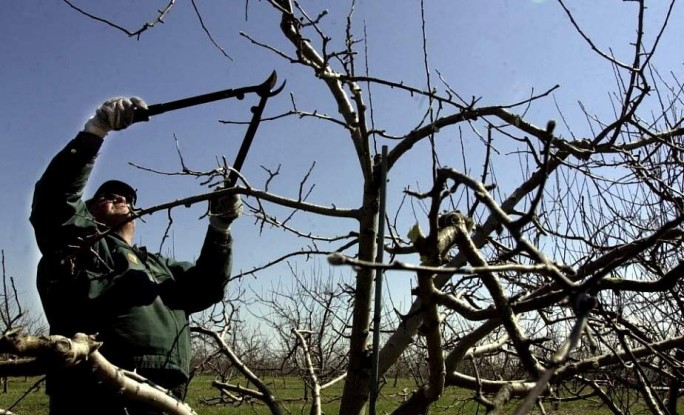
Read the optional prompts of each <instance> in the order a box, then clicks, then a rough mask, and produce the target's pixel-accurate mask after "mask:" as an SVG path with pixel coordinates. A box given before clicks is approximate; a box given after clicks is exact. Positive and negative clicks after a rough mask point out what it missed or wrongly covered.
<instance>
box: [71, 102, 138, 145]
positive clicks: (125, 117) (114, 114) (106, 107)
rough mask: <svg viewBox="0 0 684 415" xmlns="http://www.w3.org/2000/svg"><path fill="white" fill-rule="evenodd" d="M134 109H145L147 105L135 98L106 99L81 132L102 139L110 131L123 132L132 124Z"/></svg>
mask: <svg viewBox="0 0 684 415" xmlns="http://www.w3.org/2000/svg"><path fill="white" fill-rule="evenodd" d="M136 108H142V109H147V104H145V102H144V101H143V100H142V99H140V98H137V97H133V98H121V97H117V98H111V99H108V100H107V101H105V102H104V103H103V104H102V105H100V107H99V108H98V109H97V110H96V111H95V115H93V116H92V117H91V118H90V119H89V120H88V121H87V122H86V124H85V127H84V128H83V131H86V132H89V133H91V134H95V135H96V136H98V137H100V138H104V137H105V136H106V135H107V133H108V132H110V131H112V130H123V129H124V128H126V127H128V126H129V125H131V124H132V123H133V115H134V112H135V109H136Z"/></svg>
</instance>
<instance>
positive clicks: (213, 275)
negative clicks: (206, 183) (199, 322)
mask: <svg viewBox="0 0 684 415" xmlns="http://www.w3.org/2000/svg"><path fill="white" fill-rule="evenodd" d="M232 246H233V239H232V236H231V235H230V234H228V235H224V234H222V233H219V232H216V231H214V230H212V229H211V228H209V229H208V230H207V234H206V236H205V239H204V244H203V245H202V250H201V252H200V256H199V258H198V259H197V262H195V263H194V264H192V263H190V262H177V261H174V260H171V259H166V265H167V266H168V267H169V269H170V270H171V272H172V274H173V285H172V286H168V287H165V291H166V292H165V295H166V296H167V297H166V298H167V299H169V300H171V301H173V303H175V305H176V307H177V308H182V309H184V310H186V311H187V312H188V313H194V312H198V311H202V310H204V309H207V308H209V307H211V306H212V305H214V304H216V303H219V302H220V301H221V300H223V297H224V294H225V290H226V286H227V285H228V281H229V279H230V272H231V266H232V258H233V250H232Z"/></svg>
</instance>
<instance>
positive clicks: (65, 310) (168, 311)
mask: <svg viewBox="0 0 684 415" xmlns="http://www.w3.org/2000/svg"><path fill="white" fill-rule="evenodd" d="M101 145H102V139H100V138H99V137H97V136H94V135H92V134H88V133H80V134H79V135H78V136H77V137H76V138H75V139H74V140H72V141H71V142H69V143H68V144H67V146H66V147H65V148H64V149H63V150H62V151H60V152H59V153H58V154H57V155H56V156H55V158H54V159H53V160H52V161H51V162H50V164H49V165H48V167H47V169H46V171H45V173H44V174H43V176H42V177H41V178H40V180H39V181H38V182H37V184H36V187H35V192H34V198H33V206H32V212H31V218H30V219H31V223H32V224H33V227H34V230H35V235H36V241H37V243H38V246H39V248H40V251H41V253H42V255H43V256H42V258H41V259H40V262H39V264H38V272H37V286H38V291H39V294H40V298H41V301H42V303H43V308H44V311H45V314H46V316H47V319H48V322H49V324H50V332H51V333H52V334H61V335H65V336H73V335H74V334H75V333H77V332H82V333H86V334H97V338H98V340H101V341H102V342H103V346H102V348H101V352H102V354H103V355H104V356H105V357H106V358H108V359H109V360H110V361H112V363H114V364H116V365H118V366H121V367H123V368H126V369H131V370H132V369H163V370H169V371H172V372H174V373H180V374H182V375H183V376H184V377H186V378H187V376H188V371H189V360H190V331H189V328H188V316H189V314H190V313H193V312H197V311H201V310H204V309H206V308H208V307H210V306H211V305H213V304H215V303H217V302H220V301H221V300H222V299H223V295H224V290H225V287H226V284H227V282H228V278H229V275H230V266H231V255H232V254H231V253H232V251H231V246H232V239H231V237H230V235H224V234H221V233H218V232H215V231H213V230H211V229H208V231H207V235H206V237H205V241H204V244H203V246H202V249H201V252H200V255H199V257H198V259H197V261H196V262H195V263H190V262H180V261H175V260H173V259H170V258H166V257H164V256H161V255H157V254H154V253H150V252H147V250H146V249H145V248H143V247H134V246H133V247H132V246H130V245H128V244H127V243H126V242H125V241H124V240H122V239H121V238H120V237H119V236H118V235H116V234H114V233H110V234H107V235H106V236H104V237H97V236H96V234H97V232H98V231H100V232H101V231H103V229H98V226H97V224H96V223H95V221H94V219H93V217H92V215H91V214H90V212H89V211H88V210H87V208H86V205H85V202H84V201H83V200H82V195H83V189H84V187H85V185H86V183H87V180H88V177H89V175H90V172H91V171H92V168H93V164H94V161H95V158H96V155H97V152H98V150H99V149H100V146H101ZM53 375H54V374H53ZM63 375H64V376H68V374H67V373H64V374H63ZM151 380H153V381H154V380H155V379H151ZM51 383H52V384H53V385H51V386H50V387H51V388H52V389H53V390H55V388H59V387H58V386H55V385H54V384H55V383H57V382H54V381H53V382H51Z"/></svg>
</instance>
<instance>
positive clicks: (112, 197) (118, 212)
mask: <svg viewBox="0 0 684 415" xmlns="http://www.w3.org/2000/svg"><path fill="white" fill-rule="evenodd" d="M132 208H133V206H132V205H131V202H130V200H128V199H127V198H126V197H125V196H122V195H119V194H116V193H105V194H103V195H101V196H99V197H98V198H97V199H96V200H95V203H94V204H93V207H92V209H91V210H92V213H93V216H94V217H95V220H97V221H98V222H100V223H104V224H105V225H108V226H116V225H119V224H121V222H122V221H123V220H125V219H126V218H127V217H129V216H130V215H131V214H132Z"/></svg>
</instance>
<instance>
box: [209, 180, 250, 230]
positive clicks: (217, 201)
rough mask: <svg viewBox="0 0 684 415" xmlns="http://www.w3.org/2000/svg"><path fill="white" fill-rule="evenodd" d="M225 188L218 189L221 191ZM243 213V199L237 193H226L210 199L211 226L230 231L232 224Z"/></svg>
mask: <svg viewBox="0 0 684 415" xmlns="http://www.w3.org/2000/svg"><path fill="white" fill-rule="evenodd" d="M220 190H223V189H220V188H219V189H217V191H220ZM241 214H242V200H241V199H240V195H239V194H237V193H232V194H224V195H221V196H216V197H214V198H213V199H209V226H211V227H212V228H214V229H215V230H217V231H219V232H222V233H228V230H229V229H230V224H231V223H233V221H234V220H235V219H237V218H238V217H239V216H240V215H241Z"/></svg>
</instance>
